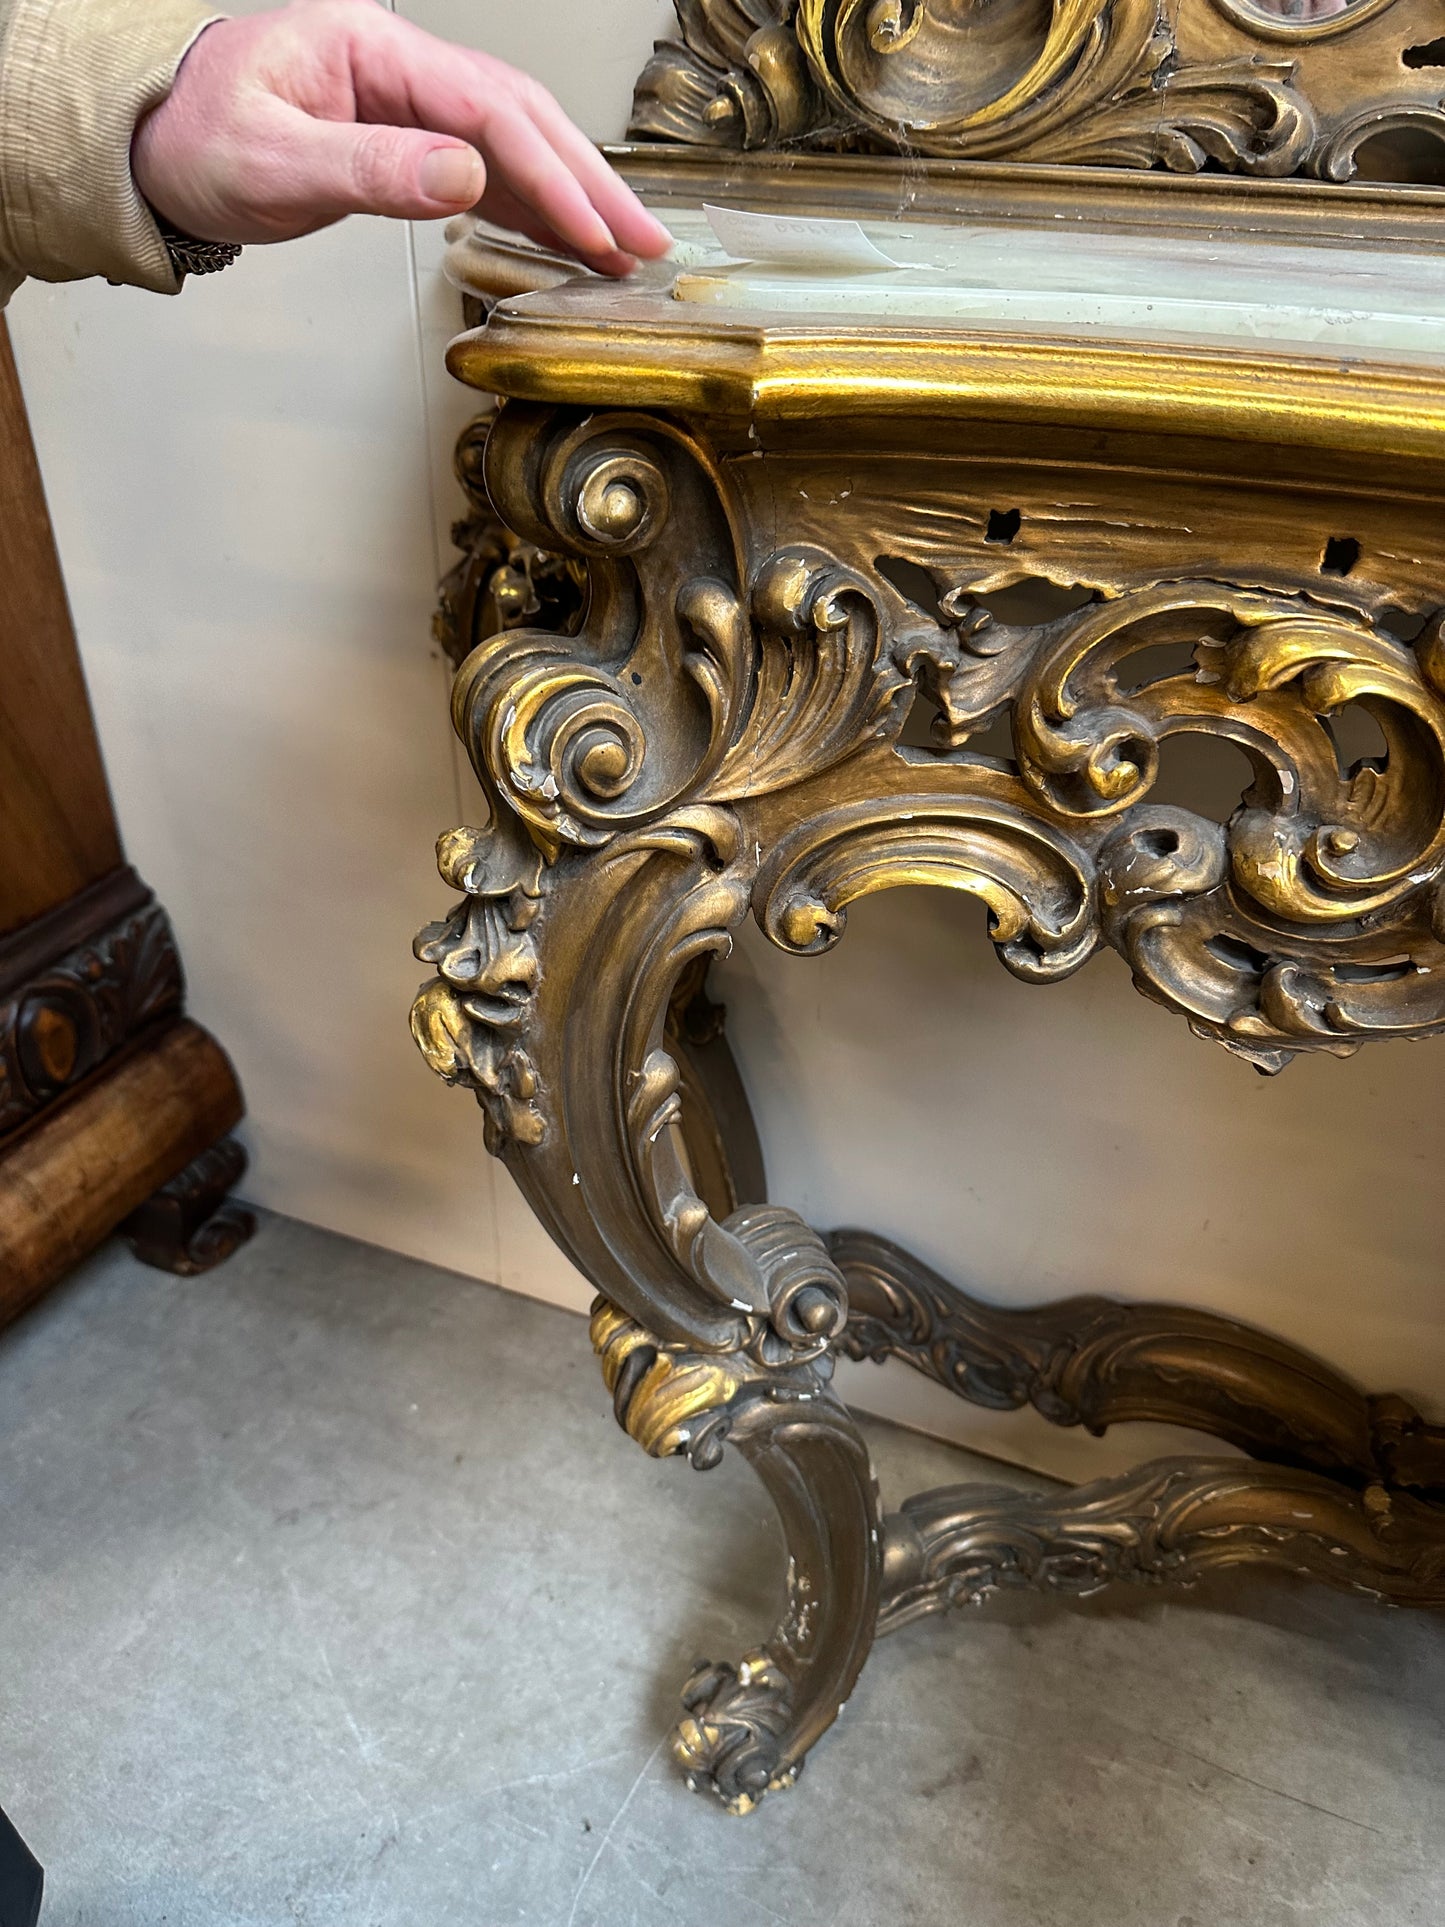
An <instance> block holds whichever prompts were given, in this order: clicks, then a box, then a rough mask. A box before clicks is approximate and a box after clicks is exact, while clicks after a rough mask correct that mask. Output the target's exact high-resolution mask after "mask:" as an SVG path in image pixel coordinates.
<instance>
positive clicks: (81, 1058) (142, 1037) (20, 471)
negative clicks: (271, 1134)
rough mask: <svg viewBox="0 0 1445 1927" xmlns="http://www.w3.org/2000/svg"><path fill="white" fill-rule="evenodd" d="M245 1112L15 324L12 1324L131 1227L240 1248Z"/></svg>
mask: <svg viewBox="0 0 1445 1927" xmlns="http://www.w3.org/2000/svg"><path fill="white" fill-rule="evenodd" d="M242 1109H243V1106H242V1101H241V1092H240V1087H239V1085H238V1084H237V1082H236V1076H235V1072H234V1071H233V1069H232V1067H231V1064H230V1062H229V1060H228V1058H227V1057H226V1054H225V1052H224V1051H223V1050H222V1049H221V1047H220V1045H219V1044H217V1043H216V1041H215V1039H214V1038H213V1037H211V1036H210V1035H209V1033H208V1032H206V1031H205V1030H203V1029H202V1028H201V1027H200V1025H198V1024H196V1023H193V1022H192V1021H191V1020H190V1019H189V1018H187V1016H186V1015H185V993H184V979H183V976H182V972H181V962H180V957H179V954H178V952H177V949H176V944H175V938H174V935H173V933H172V931H171V927H170V923H169V921H168V919H167V917H166V914H165V912H164V910H163V909H162V908H161V906H160V904H159V903H158V902H157V901H156V899H155V897H154V895H153V894H152V893H151V891H150V890H149V889H148V888H147V887H146V885H145V884H144V883H143V882H142V880H141V879H140V877H138V876H137V875H136V873H135V871H134V870H133V869H131V867H130V866H129V865H128V864H127V863H126V860H125V855H124V852H123V850H122V847H121V841H120V836H119V832H118V830H117V828H116V822H115V814H114V811H113V809H112V807H111V801H110V794H109V790H108V789H107V786H106V780H105V769H104V765H103V763H102V760H101V754H100V746H99V744H98V742H97V740H96V734H95V725H94V721H93V719H92V716H91V711H90V704H89V700H88V698H87V696H86V690H85V680H84V676H83V675H82V672H81V666H80V657H79V654H78V652H77V649H76V645H75V636H74V632H73V630H72V627H71V622H70V613H69V609H68V606H67V603H66V597H65V586H64V583H63V581H62V578H61V573H60V562H59V558H58V556H57V554H56V549H55V541H54V537H53V534H52V532H51V527H50V519H49V516H48V514H47V511H46V507H45V496H44V492H43V489H42V487H41V481H40V472H39V468H38V466H37V463H36V459H35V451H34V447H33V445H32V442H31V438H30V430H29V425H28V423H27V420H26V416H25V405H24V400H23V397H22V395H21V392H20V384H19V380H18V378H17V375H16V370H15V362H14V357H13V355H12V353H11V350H10V341H9V337H8V335H7V334H6V332H5V329H4V324H3V322H0V1323H5V1322H7V1321H8V1320H9V1319H11V1318H13V1317H14V1316H15V1315H16V1314H17V1313H18V1312H19V1311H21V1310H23V1309H24V1307H25V1306H26V1305H28V1304H30V1303H31V1302H32V1301H33V1300H34V1299H36V1298H38V1297H39V1296H40V1295H41V1293H43V1292H44V1291H46V1290H47V1289H48V1288H49V1287H50V1286H51V1285H52V1284H54V1283H55V1282H56V1280H57V1279H58V1278H60V1277H61V1276H63V1274H64V1273H65V1272H66V1271H67V1270H68V1269H69V1268H70V1267H71V1266H72V1265H73V1264H75V1263H76V1262H77V1261H78V1260H79V1259H80V1258H82V1257H84V1256H85V1255H86V1253H87V1252H88V1251H90V1250H92V1249H93V1248H94V1246H95V1245H97V1244H98V1243H99V1242H100V1241H101V1240H102V1239H103V1238H105V1237H107V1236H108V1235H109V1234H110V1233H111V1232H112V1231H114V1230H115V1229H116V1228H117V1226H120V1227H122V1228H123V1229H124V1230H125V1231H126V1232H127V1234H128V1235H129V1236H130V1238H131V1241H132V1244H133V1246H134V1248H135V1249H136V1251H137V1254H138V1255H139V1256H141V1257H143V1258H146V1259H147V1260H149V1261H150V1262H152V1263H156V1264H161V1265H164V1266H166V1267H167V1268H168V1269H171V1270H178V1271H183V1272H191V1271H200V1270H205V1269H207V1268H208V1267H209V1266H210V1265H212V1264H215V1263H217V1262H218V1261H219V1260H220V1259H222V1258H224V1257H225V1256H227V1255H228V1253H229V1252H231V1251H232V1250H234V1248H235V1247H236V1245H237V1244H238V1243H240V1242H241V1241H242V1240H243V1239H244V1238H245V1237H246V1236H248V1235H249V1232H250V1229H251V1220H250V1218H249V1216H248V1215H247V1213H246V1212H244V1211H243V1210H241V1209H240V1208H239V1207H237V1206H236V1205H234V1204H230V1203H228V1202H227V1201H226V1194H227V1192H228V1191H229V1189H230V1187H231V1186H232V1185H233V1184H234V1183H235V1182H236V1180H237V1179H238V1178H239V1176H240V1175H241V1172H242V1170H243V1169H244V1163H245V1159H244V1154H243V1152H242V1150H241V1147H240V1146H239V1144H237V1143H236V1142H235V1140H234V1139H232V1138H230V1137H229V1136H228V1133H229V1132H230V1131H231V1130H232V1129H233V1127H234V1126H235V1125H236V1123H237V1122H238V1121H239V1119H240V1117H241V1114H242Z"/></svg>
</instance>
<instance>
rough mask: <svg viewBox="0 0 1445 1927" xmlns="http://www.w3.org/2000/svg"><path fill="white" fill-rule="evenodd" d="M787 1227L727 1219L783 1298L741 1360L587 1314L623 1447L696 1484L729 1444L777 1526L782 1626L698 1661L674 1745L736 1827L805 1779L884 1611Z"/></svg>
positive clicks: (814, 1261) (615, 1317)
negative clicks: (671, 1462) (675, 1459)
mask: <svg viewBox="0 0 1445 1927" xmlns="http://www.w3.org/2000/svg"><path fill="white" fill-rule="evenodd" d="M786 1219H787V1214H785V1213H782V1212H781V1211H778V1210H776V1209H772V1208H769V1209H767V1210H763V1209H758V1210H756V1211H755V1212H752V1213H738V1214H736V1215H735V1217H734V1219H733V1220H732V1222H733V1224H734V1225H735V1226H736V1227H737V1230H738V1234H739V1235H740V1236H743V1237H746V1238H748V1239H749V1240H750V1241H753V1242H755V1243H756V1245H757V1248H758V1249H759V1250H760V1252H762V1253H764V1254H765V1259H764V1268H765V1271H766V1273H767V1275H768V1277H769V1278H770V1280H771V1281H772V1284H773V1286H774V1288H775V1300H774V1304H773V1308H772V1322H771V1323H765V1322H764V1321H763V1320H761V1319H759V1320H757V1321H755V1322H756V1325H757V1329H756V1330H755V1331H754V1332H753V1333H752V1336H751V1338H750V1340H749V1342H748V1344H747V1345H746V1346H739V1347H738V1348H737V1349H735V1350H732V1351H727V1352H717V1353H707V1352H698V1351H692V1350H688V1349H687V1348H685V1347H683V1346H680V1345H668V1344H664V1343H662V1342H661V1341H660V1340H659V1339H658V1338H657V1337H655V1336H654V1335H653V1334H651V1333H649V1332H647V1331H645V1330H644V1329H643V1327H642V1326H640V1325H638V1324H637V1323H636V1321H635V1320H633V1319H630V1318H628V1317H627V1315H626V1314H625V1313H624V1312H621V1311H619V1310H618V1309H617V1307H616V1306H615V1305H612V1304H610V1303H609V1302H608V1301H607V1300H606V1299H605V1298H599V1299H598V1300H597V1302H596V1304H595V1305H594V1306H593V1310H592V1343H593V1346H594V1347H595V1349H596V1351H597V1353H598V1356H599V1358H600V1361H601V1365H602V1375H603V1379H604V1382H605V1383H606V1385H607V1388H608V1390H609V1391H610V1392H611V1394H612V1401H613V1409H614V1411H615V1412H616V1415H617V1419H618V1422H619V1423H620V1424H621V1425H622V1427H623V1428H624V1430H625V1431H626V1432H627V1433H628V1435H629V1436H630V1437H631V1438H633V1439H635V1440H636V1441H637V1443H638V1444H639V1445H641V1446H642V1448H643V1450H644V1451H646V1452H648V1453H649V1454H651V1455H652V1456H653V1457H655V1458H666V1457H670V1456H673V1455H676V1454H686V1455H687V1457H688V1458H690V1459H691V1461H692V1463H693V1465H694V1466H696V1467H697V1468H698V1469H699V1470H706V1469H707V1468H708V1467H710V1466H713V1465H716V1464H717V1462H718V1460H719V1459H720V1458H721V1456H722V1450H723V1446H724V1443H725V1442H726V1443H729V1444H732V1445H734V1446H736V1448H737V1449H738V1451H740V1452H741V1453H742V1455H743V1457H744V1458H746V1459H747V1460H748V1462H749V1464H750V1465H751V1466H752V1467H753V1469H754V1471H755V1472H756V1473H757V1474H758V1476H759V1478H760V1479H761V1480H762V1482H763V1484H764V1485H765V1486H766V1488H767V1490H768V1492H769V1494H770V1495H771V1497H772V1499H773V1503H774V1505H775V1506H776V1507H777V1511H778V1516H779V1518H780V1520H781V1522H782V1526H783V1533H784V1537H785V1539H786V1541H787V1548H788V1582H787V1584H788V1592H787V1608H786V1611H785V1612H784V1615H783V1618H782V1620H781V1622H780V1623H779V1625H778V1626H777V1627H776V1628H775V1629H774V1631H773V1633H772V1635H771V1636H770V1637H769V1638H768V1640H767V1641H766V1642H765V1643H764V1644H763V1645H762V1646H760V1647H758V1648H756V1649H755V1650H753V1651H751V1652H749V1653H747V1654H745V1655H744V1657H743V1658H742V1659H741V1660H740V1661H739V1663H738V1664H737V1665H736V1666H732V1665H729V1664H727V1663H715V1662H713V1661H710V1660H704V1661H699V1662H698V1664H697V1666H696V1667H695V1668H694V1670H693V1674H692V1677H691V1678H690V1679H689V1680H688V1682H687V1685H686V1687H685V1688H684V1691H683V1696H682V1702H683V1718H682V1721H681V1723H680V1724H679V1726H678V1728H677V1731H676V1733H675V1734H674V1736H673V1757H674V1758H675V1759H676V1760H677V1762H678V1764H679V1765H680V1766H681V1767H682V1769H683V1772H684V1774H685V1775H686V1777H687V1783H688V1785H689V1786H690V1787H692V1788H693V1789H694V1790H695V1791H697V1792H707V1793H712V1794H714V1795H715V1796H716V1797H717V1798H718V1799H719V1800H721V1801H722V1803H723V1805H724V1806H725V1807H726V1808H727V1809H728V1811H729V1812H730V1813H750V1812H751V1811H752V1809H753V1808H754V1807H755V1806H756V1805H757V1804H758V1802H759V1801H760V1800H761V1799H762V1798H763V1797H764V1795H765V1794H768V1793H775V1792H777V1791H779V1790H780V1789H782V1788H784V1787H788V1786H791V1785H792V1784H793V1782H794V1781H795V1780H796V1779H797V1777H798V1774H799V1772H800V1771H801V1768H802V1764H803V1758H804V1756H805V1754H806V1753H807V1751H808V1749H809V1748H810V1747H811V1746H812V1745H813V1743H814V1741H815V1740H817V1739H818V1738H820V1737H821V1735H822V1734H823V1733H825V1732H826V1731H827V1729H828V1728H829V1727H830V1726H831V1725H832V1723H833V1721H834V1720H835V1719H836V1718H837V1717H838V1713H839V1712H840V1710H841V1708H842V1705H843V1702H844V1701H845V1700H846V1699H847V1697H848V1694H849V1692H850V1691H851V1690H852V1687H853V1682H854V1681H855V1680H856V1679H857V1677H858V1674H859V1672H860V1670H861V1669H862V1666H863V1662H864V1660H865V1659H866V1658H867V1655H868V1650H869V1647H870V1646H871V1644H872V1640H873V1625H874V1620H875V1618H876V1616H877V1611H878V1585H879V1572H880V1565H881V1555H880V1549H879V1548H880V1535H879V1531H878V1493H877V1488H876V1487H875V1485H874V1482H873V1473H872V1468H871V1466H870V1465H869V1462H868V1454H867V1451H866V1449H865V1447H864V1445H863V1441H862V1438H861V1436H860V1434H859V1432H858V1429H857V1427H856V1425H855V1424H854V1422H853V1420H852V1418H851V1417H850V1416H849V1414H848V1412H847V1411H846V1409H845V1408H844V1407H843V1406H842V1405H841V1404H839V1402H838V1401H837V1400H836V1399H835V1398H834V1397H833V1395H832V1393H831V1392H830V1390H829V1389H828V1378H829V1374H830V1372H831V1369H832V1361H831V1359H830V1357H829V1356H828V1352H827V1349H826V1347H827V1341H828V1338H829V1336H831V1330H832V1325H833V1317H832V1307H833V1304H834V1301H833V1299H832V1298H831V1297H830V1295H829V1293H828V1292H827V1291H826V1290H825V1289H824V1287H825V1285H826V1282H827V1281H826V1272H825V1270H824V1269H823V1268H822V1265H823V1261H822V1259H821V1247H820V1246H819V1245H818V1244H817V1241H816V1239H810V1234H809V1235H804V1234H805V1232H806V1228H805V1227H798V1221H797V1220H793V1224H794V1226H795V1230H794V1232H793V1233H792V1234H791V1236H790V1234H789V1232H788V1226H787V1223H786ZM783 1333H788V1334H790V1336H791V1338H792V1349H791V1350H790V1351H787V1347H786V1346H784V1345H783V1343H782V1334H783ZM780 1348H781V1349H783V1350H785V1351H787V1356H786V1358H785V1359H784V1360H783V1361H781V1362H778V1359H777V1354H778V1352H779V1349H780Z"/></svg>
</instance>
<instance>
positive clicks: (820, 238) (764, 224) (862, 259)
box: [702, 205, 902, 274]
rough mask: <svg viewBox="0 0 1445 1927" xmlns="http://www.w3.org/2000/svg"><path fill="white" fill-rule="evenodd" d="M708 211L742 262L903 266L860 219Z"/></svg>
mask: <svg viewBox="0 0 1445 1927" xmlns="http://www.w3.org/2000/svg"><path fill="white" fill-rule="evenodd" d="M702 211H703V213H704V214H705V215H706V216H707V219H708V226H709V227H710V228H711V229H712V231H713V233H714V234H715V235H716V236H717V239H718V245H719V247H721V248H723V249H724V250H725V251H726V252H727V253H728V254H730V255H732V257H733V259H734V260H736V261H765V262H770V263H772V264H774V265H776V266H778V267H789V268H827V269H831V270H833V271H834V272H839V273H844V274H857V273H859V272H860V271H862V272H867V271H869V270H871V271H873V272H874V273H876V272H877V271H878V270H879V269H880V268H896V267H899V266H901V265H902V264H901V263H900V262H898V261H894V260H892V259H890V257H889V256H888V255H886V254H885V253H884V252H883V250H882V248H880V247H875V246H874V244H873V242H872V241H870V240H869V239H868V236H867V235H866V234H865V233H864V232H863V229H862V228H861V227H860V226H859V224H858V222H857V221H825V220H813V219H811V218H809V217H808V216H806V215H800V214H747V213H744V212H743V211H742V210H741V209H739V208H732V207H708V206H706V205H704V207H703V210H702Z"/></svg>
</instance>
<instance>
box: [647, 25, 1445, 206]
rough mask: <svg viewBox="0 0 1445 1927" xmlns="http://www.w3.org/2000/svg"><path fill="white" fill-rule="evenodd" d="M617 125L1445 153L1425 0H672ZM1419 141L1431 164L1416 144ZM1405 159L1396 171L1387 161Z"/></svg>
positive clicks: (1034, 154) (719, 139)
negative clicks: (1167, 3) (1376, 146)
mask: <svg viewBox="0 0 1445 1927" xmlns="http://www.w3.org/2000/svg"><path fill="white" fill-rule="evenodd" d="M676 11H677V30H676V33H675V34H674V35H673V36H671V37H669V38H667V39H665V40H663V41H660V42H659V43H658V45H657V47H656V49H655V51H654V53H653V55H652V58H651V59H650V60H649V62H648V64H647V66H646V68H645V69H644V71H643V73H642V75H641V78H640V79H639V82H638V86H637V91H636V96H635V99H634V102H633V111H632V121H631V126H630V128H629V135H630V138H632V139H634V140H662V141H676V142H686V143H689V144H693V145H703V146H715V147H723V148H727V147H733V148H786V147H803V148H809V149H813V150H825V151H832V152H846V151H864V152H870V153H885V154H888V153H891V154H901V155H905V156H907V155H910V154H916V155H928V156H934V157H942V158H950V159H959V160H1001V159H1008V160H1018V161H1035V162H1050V163H1069V164H1077V163H1084V164H1095V165H1107V166H1114V167H1143V168H1147V167H1163V168H1168V169H1171V170H1173V171H1175V172H1181V173H1197V172H1198V171H1200V170H1201V169H1203V168H1206V167H1214V168H1222V169H1226V170H1228V171H1230V172H1238V173H1243V174H1254V175H1264V176H1274V177H1278V176H1283V175H1290V174H1311V175H1314V176H1316V177H1318V178H1321V179H1325V180H1332V181H1345V180H1349V179H1351V178H1353V177H1354V175H1355V173H1356V172H1357V169H1358V167H1359V164H1360V150H1361V148H1362V147H1363V146H1364V145H1365V143H1366V142H1367V141H1372V140H1374V139H1375V138H1376V137H1383V142H1384V144H1385V145H1386V147H1388V149H1389V153H1390V158H1389V159H1387V160H1386V161H1385V163H1384V168H1385V177H1386V178H1406V179H1408V178H1416V177H1417V170H1418V169H1420V168H1421V167H1423V168H1424V169H1425V170H1426V172H1425V174H1424V178H1427V179H1429V178H1434V179H1438V178H1439V177H1440V168H1441V166H1442V164H1445V148H1442V147H1441V146H1440V145H1438V143H1441V142H1445V113H1442V105H1441V103H1442V97H1445V49H1442V45H1441V38H1440V25H1441V22H1440V17H1439V10H1438V8H1437V7H1435V6H1434V5H1433V4H1432V0H1355V4H1353V5H1352V4H1349V0H1182V4H1181V5H1179V6H1178V7H1173V8H1166V7H1163V6H1161V5H1159V4H1157V0H995V3H994V4H991V5H987V6H980V5H978V4H977V0H676ZM1432 152H1433V156H1434V159H1433V166H1432V162H1431V155H1432ZM1401 168H1404V169H1405V170H1406V171H1405V172H1404V173H1401V172H1400V169H1401Z"/></svg>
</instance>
